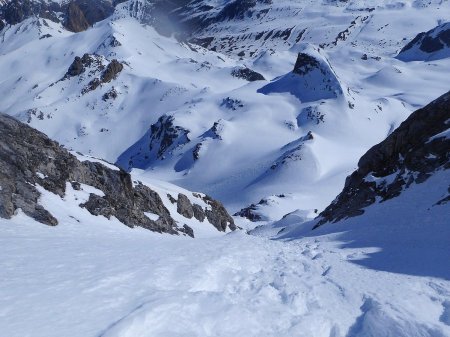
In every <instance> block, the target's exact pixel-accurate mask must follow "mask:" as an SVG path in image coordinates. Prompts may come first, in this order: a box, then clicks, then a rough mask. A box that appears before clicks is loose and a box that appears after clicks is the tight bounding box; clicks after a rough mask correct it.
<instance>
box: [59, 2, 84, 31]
mask: <svg viewBox="0 0 450 337" xmlns="http://www.w3.org/2000/svg"><path fill="white" fill-rule="evenodd" d="M64 26H65V27H66V28H67V29H68V30H70V31H72V32H75V33H78V32H82V31H85V30H86V29H88V28H89V22H88V21H87V19H86V17H85V16H84V13H83V11H82V10H81V8H80V6H78V4H76V3H75V2H71V3H69V5H68V7H67V11H66V19H65V21H64Z"/></svg>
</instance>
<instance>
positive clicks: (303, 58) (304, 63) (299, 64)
mask: <svg viewBox="0 0 450 337" xmlns="http://www.w3.org/2000/svg"><path fill="white" fill-rule="evenodd" d="M318 68H320V63H319V62H318V61H317V60H316V59H315V58H314V57H312V56H311V55H308V54H305V53H299V54H298V57H297V61H296V62H295V66H294V70H293V71H292V72H293V73H294V74H297V75H301V76H303V75H306V74H308V73H309V72H311V71H312V70H314V69H318Z"/></svg>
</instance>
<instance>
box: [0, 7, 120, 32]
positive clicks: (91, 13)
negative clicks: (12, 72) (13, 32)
mask: <svg viewBox="0 0 450 337" xmlns="http://www.w3.org/2000/svg"><path fill="white" fill-rule="evenodd" d="M114 6H115V3H114V2H112V1H109V0H96V1H91V0H71V1H63V2H57V1H44V0H34V1H32V0H11V1H7V2H5V3H3V4H2V3H0V22H4V24H10V25H14V24H17V23H20V22H22V21H23V20H25V19H27V18H29V17H32V16H39V17H42V18H45V19H49V20H52V21H54V22H61V23H62V24H63V25H64V27H65V28H66V29H68V30H70V31H72V32H81V31H84V30H86V29H88V28H89V27H91V26H92V25H93V24H94V23H96V22H99V21H101V20H104V19H106V18H107V17H109V16H110V15H111V14H112V13H113V11H114ZM0 28H1V27H0Z"/></svg>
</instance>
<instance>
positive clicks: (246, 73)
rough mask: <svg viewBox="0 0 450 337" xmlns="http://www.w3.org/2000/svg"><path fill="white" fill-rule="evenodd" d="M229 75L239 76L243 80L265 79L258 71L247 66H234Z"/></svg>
mask: <svg viewBox="0 0 450 337" xmlns="http://www.w3.org/2000/svg"><path fill="white" fill-rule="evenodd" d="M231 76H233V77H236V78H241V79H243V80H246V81H249V82H255V81H265V80H266V79H265V78H264V76H263V75H261V74H260V73H258V72H256V71H254V70H251V69H249V68H246V67H243V68H235V69H233V70H232V71H231Z"/></svg>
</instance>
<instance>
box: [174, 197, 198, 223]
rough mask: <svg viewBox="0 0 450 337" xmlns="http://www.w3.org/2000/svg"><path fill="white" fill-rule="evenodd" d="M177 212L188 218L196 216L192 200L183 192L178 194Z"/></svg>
mask: <svg viewBox="0 0 450 337" xmlns="http://www.w3.org/2000/svg"><path fill="white" fill-rule="evenodd" d="M177 212H178V213H180V214H181V215H182V216H184V217H185V218H188V219H192V217H193V216H194V209H193V207H192V204H191V201H190V200H189V198H188V197H187V196H185V195H184V194H182V193H179V194H178V200H177Z"/></svg>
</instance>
